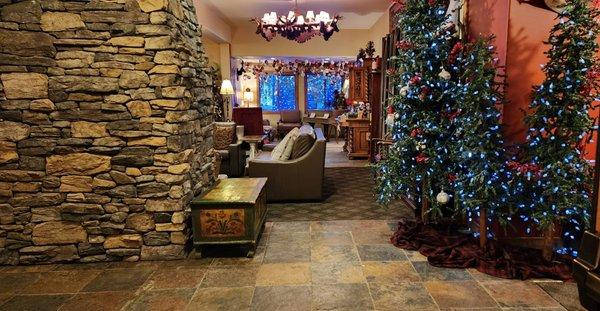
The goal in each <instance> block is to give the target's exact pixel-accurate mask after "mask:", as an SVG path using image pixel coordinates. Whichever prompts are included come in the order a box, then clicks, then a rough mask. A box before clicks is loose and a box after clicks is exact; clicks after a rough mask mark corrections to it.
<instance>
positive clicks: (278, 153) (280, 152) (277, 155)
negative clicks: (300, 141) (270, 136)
mask: <svg viewBox="0 0 600 311" xmlns="http://www.w3.org/2000/svg"><path fill="white" fill-rule="evenodd" d="M297 136H298V128H294V129H293V130H291V131H290V132H289V133H287V135H285V137H284V138H283V139H282V140H281V142H279V144H277V146H275V148H274V149H273V152H272V153H271V159H273V160H278V161H285V160H287V159H289V157H290V154H291V153H292V150H291V148H292V147H293V144H294V141H295V140H296V137H297ZM288 144H291V145H290V147H289V153H288V154H287V156H286V155H285V152H286V149H288V148H287V145H288Z"/></svg>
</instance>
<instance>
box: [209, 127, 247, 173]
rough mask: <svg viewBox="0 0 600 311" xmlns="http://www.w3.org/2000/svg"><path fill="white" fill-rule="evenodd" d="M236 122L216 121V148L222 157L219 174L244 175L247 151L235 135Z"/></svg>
mask: <svg viewBox="0 0 600 311" xmlns="http://www.w3.org/2000/svg"><path fill="white" fill-rule="evenodd" d="M235 125H236V124H235V123H234V122H215V129H214V148H215V150H216V151H217V153H219V156H220V158H221V166H220V170H219V174H225V175H227V176H228V177H240V176H243V175H244V171H245V168H246V152H245V151H244V150H243V149H242V141H238V140H237V137H236V135H235Z"/></svg>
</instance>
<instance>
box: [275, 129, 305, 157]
mask: <svg viewBox="0 0 600 311" xmlns="http://www.w3.org/2000/svg"><path fill="white" fill-rule="evenodd" d="M298 135H300V133H299V132H298V131H296V132H295V133H294V135H292V137H290V140H288V142H287V143H286V144H285V149H284V150H283V154H281V157H279V161H287V160H289V159H290V156H291V155H292V149H293V148H294V144H295V143H296V139H297V138H298Z"/></svg>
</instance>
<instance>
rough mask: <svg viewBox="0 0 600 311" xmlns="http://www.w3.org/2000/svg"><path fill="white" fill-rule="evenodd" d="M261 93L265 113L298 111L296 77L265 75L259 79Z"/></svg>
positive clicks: (261, 102)
mask: <svg viewBox="0 0 600 311" xmlns="http://www.w3.org/2000/svg"><path fill="white" fill-rule="evenodd" d="M259 92H260V106H261V107H262V108H263V110H264V111H272V112H275V111H281V110H294V109H297V105H296V77H295V76H291V75H273V74H270V75H263V76H261V77H260V79H259Z"/></svg>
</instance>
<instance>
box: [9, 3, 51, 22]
mask: <svg viewBox="0 0 600 311" xmlns="http://www.w3.org/2000/svg"><path fill="white" fill-rule="evenodd" d="M9 3H10V1H9ZM0 12H1V13H0V17H2V21H4V22H15V23H23V24H25V23H30V24H37V23H39V22H40V16H41V15H42V8H41V7H40V4H39V3H37V2H35V1H22V2H17V3H14V4H9V5H6V6H4V7H2V8H1V10H0Z"/></svg>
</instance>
